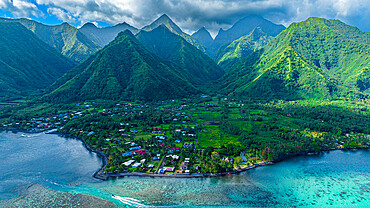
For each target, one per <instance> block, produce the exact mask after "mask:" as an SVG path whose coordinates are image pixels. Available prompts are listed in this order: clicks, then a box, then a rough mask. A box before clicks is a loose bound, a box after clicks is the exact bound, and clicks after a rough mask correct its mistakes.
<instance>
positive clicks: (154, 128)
mask: <svg viewBox="0 0 370 208" xmlns="http://www.w3.org/2000/svg"><path fill="white" fill-rule="evenodd" d="M154 129H162V127H160V126H158V127H154Z"/></svg>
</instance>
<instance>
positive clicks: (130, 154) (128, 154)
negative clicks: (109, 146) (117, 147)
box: [122, 152, 135, 157]
mask: <svg viewBox="0 0 370 208" xmlns="http://www.w3.org/2000/svg"><path fill="white" fill-rule="evenodd" d="M134 154H135V153H133V152H125V153H122V156H123V157H127V156H132V155H134Z"/></svg>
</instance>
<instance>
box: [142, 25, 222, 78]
mask: <svg viewBox="0 0 370 208" xmlns="http://www.w3.org/2000/svg"><path fill="white" fill-rule="evenodd" d="M136 37H137V39H138V40H139V41H140V43H142V44H143V45H144V46H145V47H146V48H147V49H149V50H150V51H151V52H153V53H155V54H156V55H158V56H159V57H161V58H162V59H163V60H166V61H172V62H173V63H174V64H175V65H178V66H179V67H181V68H183V69H184V71H186V73H184V76H187V77H186V78H187V80H189V81H190V82H191V83H193V84H195V85H202V84H204V83H207V82H209V81H211V80H216V79H219V78H220V77H221V76H222V75H223V74H224V72H223V70H222V69H221V68H220V67H219V66H217V64H216V63H215V62H214V61H213V60H212V59H211V58H209V57H208V56H207V55H205V54H204V53H203V52H201V51H200V50H198V49H197V48H195V47H194V46H193V45H191V44H189V43H188V42H186V41H185V39H183V38H182V37H180V36H178V35H176V34H174V33H172V32H171V31H170V30H169V29H168V28H167V27H165V26H164V25H160V26H159V27H157V28H156V29H154V30H152V31H149V32H146V31H141V32H140V33H138V34H137V35H136Z"/></svg>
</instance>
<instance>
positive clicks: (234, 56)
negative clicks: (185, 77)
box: [216, 27, 273, 70]
mask: <svg viewBox="0 0 370 208" xmlns="http://www.w3.org/2000/svg"><path fill="white" fill-rule="evenodd" d="M272 39H273V37H272V36H269V35H268V34H266V33H265V32H263V31H262V30H261V28H259V27H257V28H255V29H254V30H253V31H252V32H250V33H249V34H248V35H245V36H243V37H241V38H239V39H237V40H234V41H233V42H232V43H230V44H229V45H224V46H222V47H221V48H220V49H219V50H218V53H217V56H216V62H217V64H218V65H219V66H220V67H222V68H223V69H225V70H227V69H229V68H230V67H232V66H233V65H234V64H235V63H236V62H238V61H239V60H240V59H242V58H245V57H247V56H248V55H249V54H251V53H252V52H255V51H257V50H259V49H261V48H262V47H263V46H265V45H266V44H267V43H268V42H270V41H271V40H272Z"/></svg>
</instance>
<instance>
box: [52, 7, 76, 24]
mask: <svg viewBox="0 0 370 208" xmlns="http://www.w3.org/2000/svg"><path fill="white" fill-rule="evenodd" d="M47 12H48V13H49V14H53V15H55V16H56V17H57V18H58V19H59V20H62V21H63V22H72V23H74V22H76V19H75V18H74V17H73V16H72V15H70V14H69V13H68V12H65V11H64V10H62V9H60V8H55V7H51V8H48V9H47Z"/></svg>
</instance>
